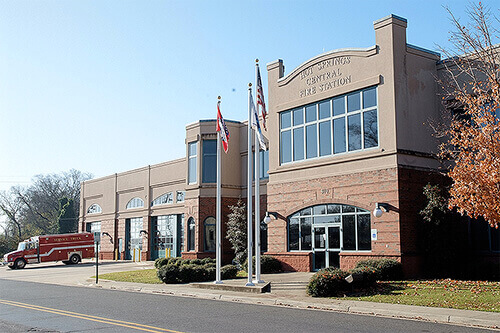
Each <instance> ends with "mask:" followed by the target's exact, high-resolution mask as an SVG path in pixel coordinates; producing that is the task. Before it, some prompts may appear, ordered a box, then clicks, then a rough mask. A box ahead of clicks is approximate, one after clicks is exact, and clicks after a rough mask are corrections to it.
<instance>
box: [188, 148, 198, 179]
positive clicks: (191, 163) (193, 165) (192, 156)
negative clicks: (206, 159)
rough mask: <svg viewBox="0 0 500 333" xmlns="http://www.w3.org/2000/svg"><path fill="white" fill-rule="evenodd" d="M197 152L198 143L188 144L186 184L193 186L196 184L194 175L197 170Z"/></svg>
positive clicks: (195, 175) (196, 175)
mask: <svg viewBox="0 0 500 333" xmlns="http://www.w3.org/2000/svg"><path fill="white" fill-rule="evenodd" d="M197 150H198V142H190V143H188V184H195V183H197V182H198V180H197V177H198V174H197V173H196V170H197V163H198V162H197V158H196V157H197Z"/></svg>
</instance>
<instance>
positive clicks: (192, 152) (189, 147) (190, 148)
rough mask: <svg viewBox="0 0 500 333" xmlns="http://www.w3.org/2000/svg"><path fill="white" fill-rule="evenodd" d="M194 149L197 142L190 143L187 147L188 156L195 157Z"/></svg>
mask: <svg viewBox="0 0 500 333" xmlns="http://www.w3.org/2000/svg"><path fill="white" fill-rule="evenodd" d="M196 147H197V142H191V143H190V144H189V145H188V150H189V156H190V157H191V156H196Z"/></svg>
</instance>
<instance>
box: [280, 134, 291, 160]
mask: <svg viewBox="0 0 500 333" xmlns="http://www.w3.org/2000/svg"><path fill="white" fill-rule="evenodd" d="M280 143H281V147H280V151H281V163H287V162H290V161H291V160H292V135H291V132H290V131H285V132H281V142H280Z"/></svg>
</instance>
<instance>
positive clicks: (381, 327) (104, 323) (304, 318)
mask: <svg viewBox="0 0 500 333" xmlns="http://www.w3.org/2000/svg"><path fill="white" fill-rule="evenodd" d="M0 331H1V332H9V333H10V332H28V331H29V332H94V331H98V332H141V331H142V332H252V333H254V332H287V333H292V332H349V333H353V332H383V333H386V332H482V331H487V330H481V329H472V328H470V327H461V326H452V325H446V324H435V323H428V322H420V321H411V320H399V319H391V318H379V317H373V316H361V315H352V314H342V313H334V312H326V311H325V312H323V311H311V310H298V309H287V308H282V307H271V306H262V305H249V304H238V303H230V302H221V301H213V300H204V299H195V298H189V297H175V296H165V295H152V294H143V293H131V292H123V291H113V290H101V289H95V288H84V287H68V286H57V285H51V284H41V283H33V282H21V281H12V280H5V279H0Z"/></svg>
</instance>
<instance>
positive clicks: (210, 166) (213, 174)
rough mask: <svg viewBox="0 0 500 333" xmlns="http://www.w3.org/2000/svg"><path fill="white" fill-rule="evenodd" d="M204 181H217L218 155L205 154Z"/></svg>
mask: <svg viewBox="0 0 500 333" xmlns="http://www.w3.org/2000/svg"><path fill="white" fill-rule="evenodd" d="M202 181H203V182H204V183H215V182H216V181H217V156H213V155H209V156H204V158H203V180H202Z"/></svg>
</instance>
